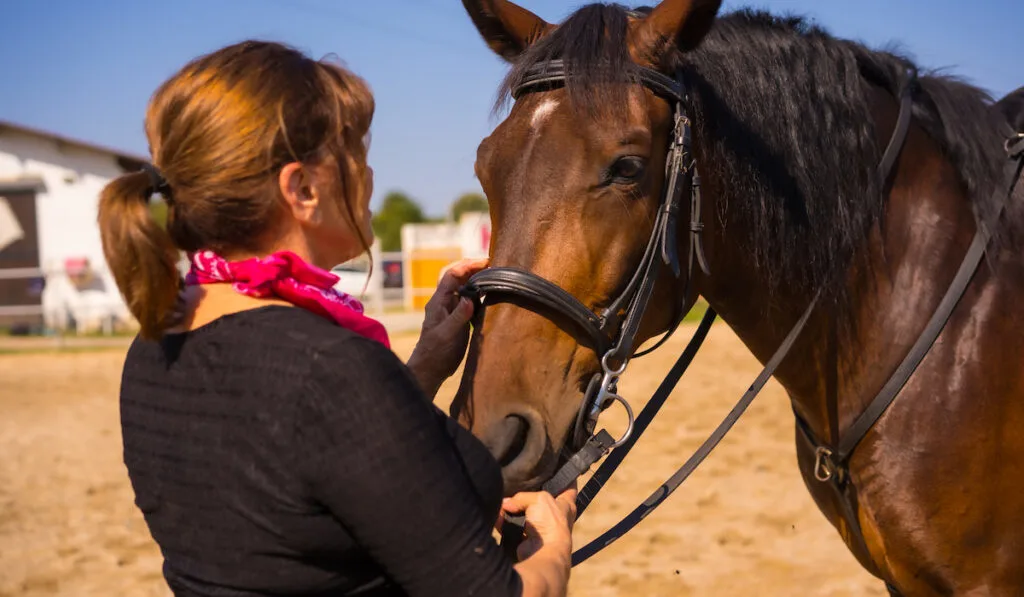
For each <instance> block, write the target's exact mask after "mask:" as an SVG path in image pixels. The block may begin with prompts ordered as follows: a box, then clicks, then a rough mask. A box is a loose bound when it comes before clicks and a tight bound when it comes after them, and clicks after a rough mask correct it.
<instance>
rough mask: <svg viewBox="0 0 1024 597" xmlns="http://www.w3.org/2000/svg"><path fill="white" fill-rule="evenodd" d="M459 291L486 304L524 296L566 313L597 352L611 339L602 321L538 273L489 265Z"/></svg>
mask: <svg viewBox="0 0 1024 597" xmlns="http://www.w3.org/2000/svg"><path fill="white" fill-rule="evenodd" d="M460 292H461V294H462V295H463V296H466V297H470V298H472V299H474V300H478V301H479V300H482V299H484V298H485V297H486V302H488V303H494V302H501V301H508V300H510V299H514V298H515V297H519V298H526V299H528V300H529V301H530V302H533V303H539V304H541V305H543V306H545V307H548V308H549V309H551V310H553V311H555V312H557V313H558V314H560V315H564V316H566V317H567V318H568V319H569V320H570V321H571V322H572V323H574V324H575V325H576V326H577V327H578V328H579V329H580V330H581V331H584V332H586V333H587V335H588V336H589V338H590V340H591V342H592V344H593V346H592V348H594V350H597V351H599V353H603V352H604V351H605V350H607V349H608V348H609V347H610V344H611V339H610V338H609V337H608V335H607V334H606V333H605V331H604V321H603V320H602V319H601V318H600V317H598V316H597V315H595V314H594V312H593V311H591V310H590V309H588V308H587V306H586V305H584V304H583V303H581V302H580V301H579V300H578V299H577V298H576V297H574V296H573V295H571V294H569V293H568V292H566V291H565V290H563V289H562V288H560V287H559V286H558V285H556V284H554V283H552V282H550V281H548V280H545V279H544V278H541V277H540V276H535V275H533V274H531V273H529V272H525V271H521V270H517V269H514V268H509V267H492V268H488V269H485V270H482V271H480V272H478V273H477V274H475V275H473V277H472V278H470V280H469V283H468V284H466V286H464V287H463V288H462V290H461V291H460Z"/></svg>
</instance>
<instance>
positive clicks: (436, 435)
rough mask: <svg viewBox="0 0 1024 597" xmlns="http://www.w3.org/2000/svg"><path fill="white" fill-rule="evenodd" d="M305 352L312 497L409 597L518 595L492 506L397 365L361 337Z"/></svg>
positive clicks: (301, 421) (304, 449)
mask: <svg viewBox="0 0 1024 597" xmlns="http://www.w3.org/2000/svg"><path fill="white" fill-rule="evenodd" d="M313 358H314V362H313V364H312V368H311V374H310V376H309V377H308V378H307V379H306V380H305V381H304V386H305V390H306V391H305V395H304V396H303V398H302V400H301V402H302V403H303V405H304V406H303V410H304V412H303V413H302V415H301V416H300V417H298V419H297V423H298V428H297V430H296V437H297V441H298V443H299V447H298V449H299V450H300V452H299V453H300V455H301V458H302V459H303V462H304V463H305V465H304V468H305V474H306V476H307V478H308V483H309V485H310V488H311V491H312V495H313V498H314V499H316V500H317V501H318V502H320V503H321V504H322V505H323V506H325V507H326V508H327V509H328V510H330V512H331V513H332V514H333V515H334V516H335V517H336V518H337V519H338V520H339V521H340V522H341V524H342V525H344V526H345V528H346V529H347V530H348V531H349V532H350V533H351V535H352V536H353V538H354V539H355V540H356V542H357V543H359V544H360V545H361V546H362V547H363V548H364V549H365V550H366V552H367V554H368V555H369V556H370V557H371V558H372V559H374V560H375V561H376V563H377V564H378V565H379V566H380V567H381V568H382V569H383V570H384V572H385V574H386V575H387V576H388V577H389V578H390V579H391V580H392V581H393V582H395V583H396V584H397V585H398V586H400V587H401V588H402V590H403V591H405V592H406V593H407V594H408V595H409V596H410V597H434V596H440V595H445V596H460V595H488V596H493V597H505V596H508V597H518V596H520V595H521V594H522V581H521V579H520V577H519V575H518V573H517V572H516V571H515V570H514V568H513V567H512V562H511V561H510V560H509V559H508V558H507V557H506V556H505V555H504V554H503V553H502V552H501V550H500V548H499V547H498V545H497V543H496V542H495V541H494V539H493V537H492V536H491V524H493V520H494V519H495V518H496V517H497V512H491V513H487V512H483V511H482V506H481V504H482V500H481V497H480V496H479V495H478V494H477V493H476V490H475V489H474V485H473V483H472V481H471V480H470V479H469V477H468V476H467V472H466V468H465V466H464V463H463V461H462V460H461V459H460V456H459V454H458V453H457V451H456V449H455V446H454V443H453V441H452V438H451V437H450V436H449V435H448V433H447V432H446V431H445V430H444V426H443V423H442V422H441V420H439V417H438V411H437V409H436V407H435V406H433V405H432V404H431V403H430V401H428V400H425V399H424V397H423V395H422V392H421V391H420V389H419V387H418V385H417V384H416V382H415V380H414V379H413V377H412V375H411V373H410V372H409V371H408V369H407V368H406V367H405V365H404V364H403V363H402V362H401V361H400V360H399V359H398V358H397V357H396V356H395V355H394V354H393V353H392V352H391V351H389V350H387V349H386V348H384V347H383V346H381V345H379V344H377V343H375V342H372V341H369V340H365V339H362V338H349V339H345V340H344V341H341V342H338V343H337V344H336V345H335V346H334V347H332V348H328V349H325V350H323V351H318V352H317V353H316V354H315V355H314V357H313ZM499 497H500V496H499ZM488 520H490V521H492V522H487V521H488Z"/></svg>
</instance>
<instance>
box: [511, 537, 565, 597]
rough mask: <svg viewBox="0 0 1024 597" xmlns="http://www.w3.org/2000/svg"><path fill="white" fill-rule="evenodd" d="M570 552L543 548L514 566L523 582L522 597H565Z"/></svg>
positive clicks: (561, 549) (560, 548) (548, 547)
mask: <svg viewBox="0 0 1024 597" xmlns="http://www.w3.org/2000/svg"><path fill="white" fill-rule="evenodd" d="M570 568H571V550H567V549H564V548H562V547H557V548H556V547H555V546H544V547H542V548H541V549H540V550H539V551H537V553H535V554H533V555H532V556H530V557H529V558H527V559H525V560H523V561H522V562H519V563H518V564H516V565H515V569H516V572H518V573H519V577H520V578H521V579H522V581H523V597H565V595H566V593H567V591H568V586H569V570H570Z"/></svg>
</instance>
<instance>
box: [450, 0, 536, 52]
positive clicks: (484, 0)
mask: <svg viewBox="0 0 1024 597" xmlns="http://www.w3.org/2000/svg"><path fill="white" fill-rule="evenodd" d="M462 5H463V6H465V7H466V12H468V13H469V17H470V18H471V19H473V24H474V25H476V28H477V30H478V31H479V32H480V35H482V36H483V38H484V41H486V42H487V45H488V46H490V47H491V49H492V50H494V52H495V53H496V54H498V55H499V56H501V57H502V58H504V59H505V60H508V61H510V62H511V61H512V60H515V59H516V57H518V56H519V55H520V54H522V53H523V52H524V51H525V50H526V49H527V48H529V47H530V45H531V44H533V43H534V42H535V41H537V40H538V39H540V38H541V37H544V36H545V35H546V34H548V33H549V32H550V31H551V30H553V29H555V25H551V24H549V23H547V22H546V21H545V20H544V19H542V18H540V17H538V16H537V15H535V14H533V13H532V12H530V11H528V10H526V9H525V8H523V7H521V6H517V5H515V4H513V3H511V2H508V0H462Z"/></svg>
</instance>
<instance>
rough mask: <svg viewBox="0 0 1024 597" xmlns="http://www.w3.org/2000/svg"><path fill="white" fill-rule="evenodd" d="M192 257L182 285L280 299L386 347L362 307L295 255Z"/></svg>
mask: <svg viewBox="0 0 1024 597" xmlns="http://www.w3.org/2000/svg"><path fill="white" fill-rule="evenodd" d="M191 257H192V269H191V271H190V272H189V274H188V276H187V277H186V278H185V283H186V284H189V285H191V286H195V285H200V284H231V285H232V286H233V287H234V289H235V290H236V291H238V292H240V293H242V294H244V295H246V296H252V297H257V298H267V297H275V298H279V299H281V300H284V301H287V302H289V303H291V304H293V305H295V306H296V307H302V308H303V309H307V310H309V311H312V312H313V313H316V314H318V315H322V316H324V317H326V318H328V319H330V320H332V321H334V322H336V323H337V324H338V325H340V326H341V327H343V328H347V329H349V330H352V331H353V332H355V333H357V334H359V335H361V336H365V337H367V338H369V339H371V340H376V341H377V342H380V343H381V344H383V345H384V346H386V347H388V348H391V343H390V342H389V340H388V333H387V330H385V329H384V326H383V325H381V324H380V322H378V321H376V320H374V319H371V318H369V317H367V316H366V315H364V314H363V305H362V303H360V302H359V301H358V300H357V299H356V298H355V297H353V296H350V295H348V294H345V293H344V292H340V291H338V290H335V289H334V285H335V284H337V283H338V280H339V279H340V278H338V276H335V275H334V274H332V273H330V272H328V271H324V270H322V269H320V268H318V267H316V266H313V265H310V264H308V263H306V262H305V261H303V260H302V258H301V257H299V256H298V255H296V254H295V253H292V252H290V251H281V252H278V253H274V254H273V255H270V256H268V257H261V258H255V257H254V258H252V259H246V260H244V261H231V262H229V261H227V260H226V259H224V258H223V257H221V256H219V255H217V254H216V253H214V252H213V251H199V252H198V253H195V254H193V255H192V256H191Z"/></svg>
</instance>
